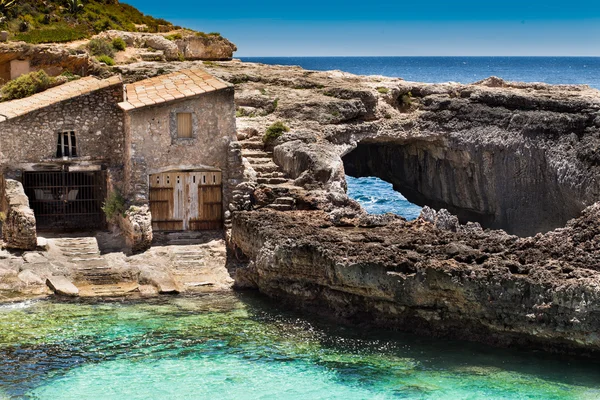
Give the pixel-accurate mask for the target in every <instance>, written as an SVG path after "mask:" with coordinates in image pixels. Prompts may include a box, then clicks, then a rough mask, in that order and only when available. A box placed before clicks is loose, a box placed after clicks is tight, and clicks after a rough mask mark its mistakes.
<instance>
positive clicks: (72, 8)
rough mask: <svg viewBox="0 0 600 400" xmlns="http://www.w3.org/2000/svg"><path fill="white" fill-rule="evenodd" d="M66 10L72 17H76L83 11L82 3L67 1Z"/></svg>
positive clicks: (79, 1) (75, 0)
mask: <svg viewBox="0 0 600 400" xmlns="http://www.w3.org/2000/svg"><path fill="white" fill-rule="evenodd" d="M67 8H68V9H69V12H70V13H71V14H73V15H77V14H79V13H80V12H82V11H83V3H82V2H81V0H67Z"/></svg>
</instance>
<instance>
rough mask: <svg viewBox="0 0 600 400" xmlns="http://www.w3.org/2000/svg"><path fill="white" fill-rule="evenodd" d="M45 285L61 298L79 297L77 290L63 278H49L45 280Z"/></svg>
mask: <svg viewBox="0 0 600 400" xmlns="http://www.w3.org/2000/svg"><path fill="white" fill-rule="evenodd" d="M46 285H47V286H48V287H49V288H50V289H52V290H53V291H54V293H56V294H58V295H61V296H69V297H76V296H79V289H77V287H76V286H75V285H73V283H71V281H70V280H68V279H67V278H66V277H64V276H51V277H49V278H48V279H46Z"/></svg>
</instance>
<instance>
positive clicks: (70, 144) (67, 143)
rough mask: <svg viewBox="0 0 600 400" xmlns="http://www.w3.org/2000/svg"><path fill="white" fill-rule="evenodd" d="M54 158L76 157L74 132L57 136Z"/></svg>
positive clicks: (61, 133)
mask: <svg viewBox="0 0 600 400" xmlns="http://www.w3.org/2000/svg"><path fill="white" fill-rule="evenodd" d="M56 157H57V158H61V157H77V140H76V139H75V132H73V131H67V132H60V133H59V134H58V142H57V144H56Z"/></svg>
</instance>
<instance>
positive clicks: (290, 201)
mask: <svg viewBox="0 0 600 400" xmlns="http://www.w3.org/2000/svg"><path fill="white" fill-rule="evenodd" d="M273 203H274V204H286V205H288V206H293V205H294V204H296V200H295V199H294V198H293V197H278V198H276V199H275V201H274V202H273Z"/></svg>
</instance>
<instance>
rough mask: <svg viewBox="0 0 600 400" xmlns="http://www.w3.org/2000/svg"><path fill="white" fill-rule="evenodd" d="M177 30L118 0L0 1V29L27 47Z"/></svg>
mask: <svg viewBox="0 0 600 400" xmlns="http://www.w3.org/2000/svg"><path fill="white" fill-rule="evenodd" d="M138 27H139V29H141V30H145V31H147V32H159V31H164V30H171V29H178V28H179V27H176V26H173V24H171V23H170V22H168V21H166V20H164V19H160V18H154V17H152V16H149V15H144V14H143V13H141V12H140V11H138V10H137V9H136V8H135V7H132V6H130V5H128V4H122V3H119V1H118V0H27V1H25V0H20V1H19V0H0V29H2V30H7V31H9V32H10V33H12V39H15V40H24V41H26V42H28V43H49V42H65V41H70V40H78V39H83V38H88V37H90V36H92V35H94V34H96V33H99V32H102V31H105V30H108V29H119V30H124V31H137V30H138Z"/></svg>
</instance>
